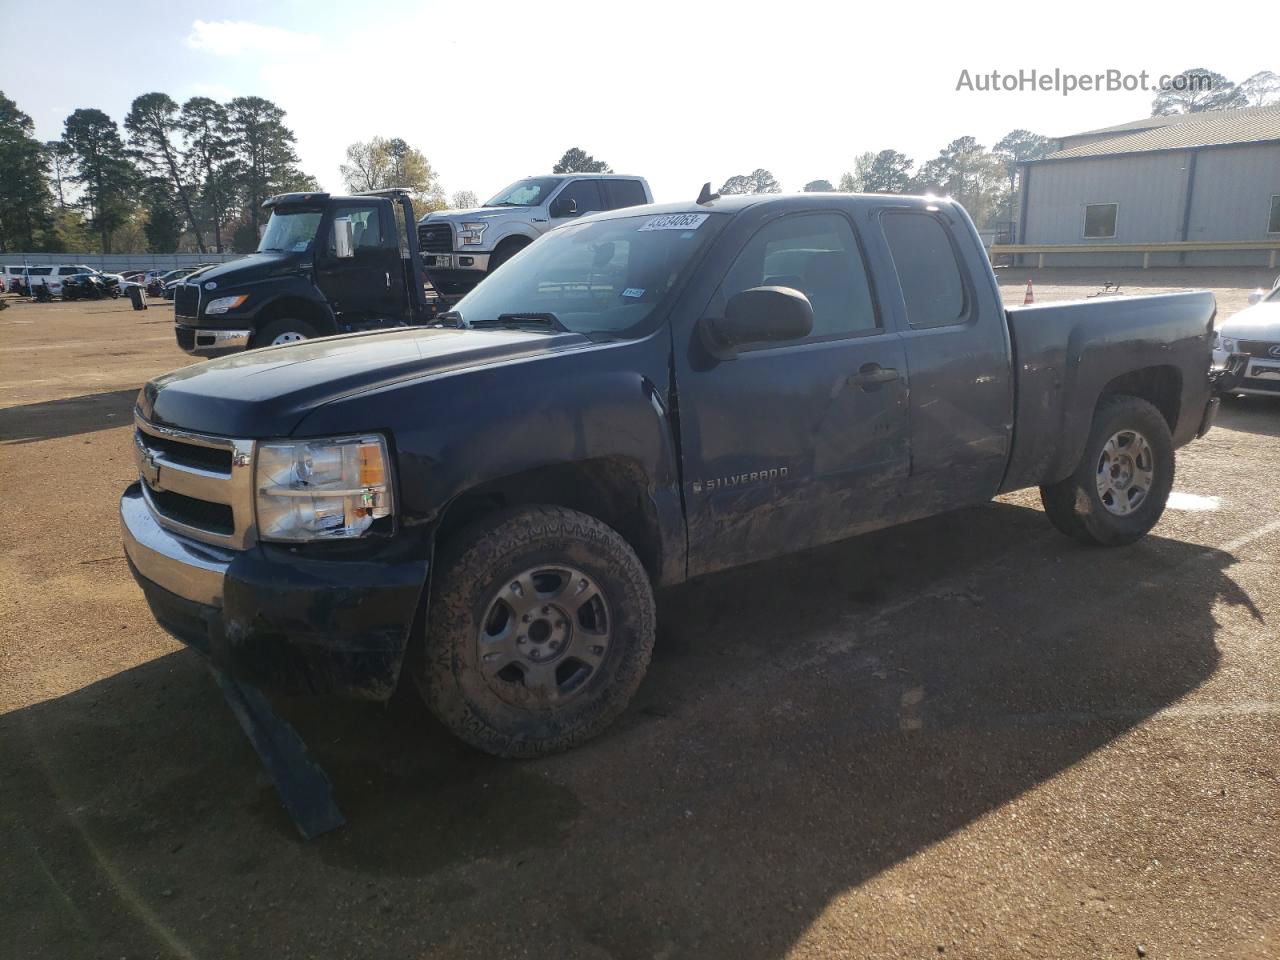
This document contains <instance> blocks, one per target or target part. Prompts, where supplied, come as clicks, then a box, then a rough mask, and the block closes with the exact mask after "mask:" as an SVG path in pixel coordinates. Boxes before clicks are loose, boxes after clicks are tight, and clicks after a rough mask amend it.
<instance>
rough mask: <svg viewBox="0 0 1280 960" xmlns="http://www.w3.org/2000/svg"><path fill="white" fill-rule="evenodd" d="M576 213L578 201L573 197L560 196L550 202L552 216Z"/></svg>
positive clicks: (574, 214) (570, 215) (568, 215)
mask: <svg viewBox="0 0 1280 960" xmlns="http://www.w3.org/2000/svg"><path fill="white" fill-rule="evenodd" d="M577 215H578V201H577V200H575V199H574V198H573V197H560V198H559V199H557V200H555V201H554V202H553V203H552V204H551V216H553V217H576V216H577Z"/></svg>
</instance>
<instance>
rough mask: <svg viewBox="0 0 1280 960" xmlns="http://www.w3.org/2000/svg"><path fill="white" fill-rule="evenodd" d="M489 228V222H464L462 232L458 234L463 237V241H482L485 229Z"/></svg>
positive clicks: (471, 242) (472, 242)
mask: <svg viewBox="0 0 1280 960" xmlns="http://www.w3.org/2000/svg"><path fill="white" fill-rule="evenodd" d="M488 228H489V224H487V223H464V224H463V225H462V232H461V233H459V234H458V236H459V237H460V238H461V239H462V242H463V243H470V244H475V243H480V242H481V240H482V238H483V237H484V232H485V230H487V229H488Z"/></svg>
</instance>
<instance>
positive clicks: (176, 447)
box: [133, 414, 257, 550]
mask: <svg viewBox="0 0 1280 960" xmlns="http://www.w3.org/2000/svg"><path fill="white" fill-rule="evenodd" d="M133 422H134V433H133V438H134V447H135V453H136V455H137V462H138V476H139V477H140V478H141V479H142V494H143V497H144V498H145V500H146V501H147V507H148V508H149V509H150V510H151V513H152V515H153V516H154V517H155V518H156V522H157V523H159V524H160V525H161V526H162V527H165V528H167V529H169V530H172V531H173V532H174V533H180V534H182V535H183V536H187V537H190V538H191V539H193V540H199V541H201V542H202V543H210V544H214V545H216V546H220V547H230V548H231V549H233V550H243V549H245V548H246V547H249V546H252V545H253V543H254V542H255V541H256V539H257V532H256V529H255V526H254V518H253V448H254V445H253V441H252V440H232V439H229V438H227V437H213V436H208V435H206V434H200V433H190V432H187V431H184V430H175V429H173V428H171V427H161V426H157V425H156V424H154V423H149V422H148V421H146V420H144V419H143V418H142V417H141V416H138V415H137V414H135V415H134V418H133Z"/></svg>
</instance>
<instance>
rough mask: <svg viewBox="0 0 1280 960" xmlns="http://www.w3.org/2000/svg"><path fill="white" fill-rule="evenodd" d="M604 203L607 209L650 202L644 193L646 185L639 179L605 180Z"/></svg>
mask: <svg viewBox="0 0 1280 960" xmlns="http://www.w3.org/2000/svg"><path fill="white" fill-rule="evenodd" d="M601 186H603V187H604V205H605V209H606V210H618V209H620V208H621V207H638V206H640V205H641V204H644V203H648V202H649V201H648V199H647V198H646V197H645V195H644V187H642V186H641V185H640V182H639V181H638V180H605V181H603V182H602V183H601Z"/></svg>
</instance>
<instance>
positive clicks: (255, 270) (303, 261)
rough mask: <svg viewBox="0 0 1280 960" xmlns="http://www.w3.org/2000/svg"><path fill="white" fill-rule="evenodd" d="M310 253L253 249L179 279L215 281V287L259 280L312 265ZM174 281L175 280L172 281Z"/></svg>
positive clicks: (287, 273) (295, 271) (285, 274)
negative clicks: (247, 253)
mask: <svg viewBox="0 0 1280 960" xmlns="http://www.w3.org/2000/svg"><path fill="white" fill-rule="evenodd" d="M310 264H311V255H310V254H308V253H251V254H249V256H247V257H241V258H240V259H239V260H229V261H227V262H226V263H219V264H216V265H214V266H212V267H205V268H204V269H203V270H197V271H196V272H195V273H190V274H187V276H185V277H181V278H179V279H178V280H177V281H176V282H177V283H198V284H200V285H201V286H204V284H206V283H216V284H217V287H214V288H213V289H214V290H218V289H221V288H223V287H228V288H229V287H238V286H242V285H243V284H246V283H257V282H258V281H260V280H266V279H269V278H271V277H280V276H287V275H290V274H294V273H297V272H298V271H299V270H301V269H304V268H305V267H309V266H310ZM170 282H174V281H170Z"/></svg>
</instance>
